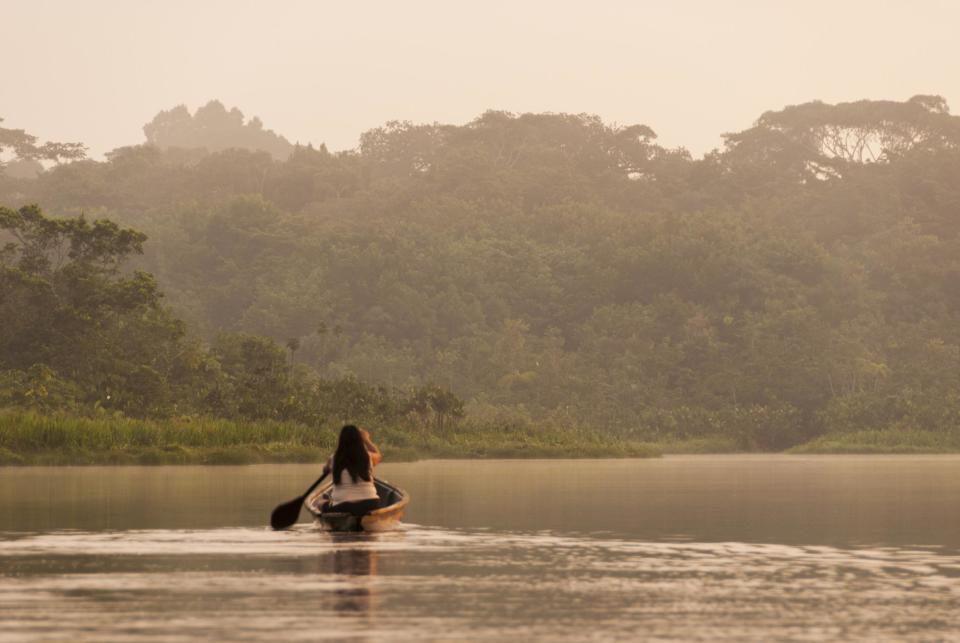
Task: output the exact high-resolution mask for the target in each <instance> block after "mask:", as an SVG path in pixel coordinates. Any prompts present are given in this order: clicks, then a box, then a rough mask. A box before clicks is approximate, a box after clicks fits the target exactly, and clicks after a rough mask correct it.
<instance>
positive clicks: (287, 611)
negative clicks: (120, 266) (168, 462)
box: [0, 456, 960, 641]
mask: <svg viewBox="0 0 960 643" xmlns="http://www.w3.org/2000/svg"><path fill="white" fill-rule="evenodd" d="M379 473H380V474H381V475H382V476H383V477H386V478H388V479H389V480H391V481H392V482H394V483H396V484H398V485H400V486H402V487H404V488H405V489H407V490H408V491H410V493H411V495H412V497H413V499H412V502H411V505H410V508H409V512H408V521H407V523H406V524H405V526H404V528H403V529H401V530H399V531H396V532H391V533H384V534H376V535H340V536H337V535H331V534H325V533H321V532H318V531H317V530H316V529H314V528H313V526H312V525H310V524H309V523H307V522H304V523H301V524H300V525H298V526H297V527H296V528H294V529H291V530H289V531H286V532H279V533H275V532H271V531H269V530H268V529H266V528H265V527H264V526H263V525H264V523H265V521H266V519H267V516H268V514H269V511H270V509H271V508H272V506H273V505H274V504H276V503H277V502H280V501H283V500H286V499H289V497H292V496H295V495H297V493H299V492H300V491H302V488H304V487H306V486H307V485H308V484H309V483H310V482H311V481H312V478H313V477H314V476H315V474H316V471H315V468H312V467H302V466H256V467H219V468H217V467H190V468H176V467H164V468H147V467H125V468H112V469H111V468H65V469H45V468H32V469H2V470H0V531H2V533H0V640H78V639H87V640H96V641H110V640H117V641H129V640H150V639H153V640H198V639H204V640H263V639H270V640H312V639H318V638H325V637H330V638H336V639H348V640H349V639H370V640H403V639H427V640H431V639H432V640H450V639H471V640H478V639H480V640H482V639H487V640H505V639H508V638H514V639H522V640H530V639H541V640H557V639H569V640H589V639H597V640H601V639H647V640H698V639H702V640H718V639H727V640H736V641H743V640H755V641H769V640H796V641H804V640H863V641H876V640H910V639H914V640H953V639H956V640H960V547H958V545H960V517H958V515H957V513H958V512H957V511H956V509H957V508H958V506H960V505H958V501H960V458H957V457H929V456H928V457H907V456H901V457H852V456H851V457H846V456H844V457H789V456H703V457H677V458H664V459H662V460H633V461H599V460H593V461H536V462H421V463H413V464H396V465H383V466H382V467H381V468H380V469H379ZM304 519H306V515H304Z"/></svg>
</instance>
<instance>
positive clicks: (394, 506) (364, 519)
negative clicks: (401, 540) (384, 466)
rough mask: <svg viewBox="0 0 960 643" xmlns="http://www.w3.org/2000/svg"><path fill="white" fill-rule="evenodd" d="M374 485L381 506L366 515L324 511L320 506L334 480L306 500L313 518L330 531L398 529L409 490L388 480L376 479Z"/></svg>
mask: <svg viewBox="0 0 960 643" xmlns="http://www.w3.org/2000/svg"><path fill="white" fill-rule="evenodd" d="M373 484H374V486H375V487H376V488H377V495H378V496H379V497H380V508H379V509H376V510H374V511H371V512H370V513H368V514H366V515H364V516H354V515H351V514H348V513H343V512H337V511H325V512H321V510H320V508H321V507H322V506H323V503H324V502H326V500H327V494H328V493H329V491H330V488H331V487H332V486H333V484H332V483H331V482H328V483H327V484H325V485H323V486H322V487H320V488H319V489H317V490H316V491H314V492H313V493H312V494H310V497H309V498H307V500H306V501H305V502H304V504H305V505H306V507H307V509H308V510H309V511H310V513H312V514H313V517H314V521H315V522H316V523H318V524H319V525H320V526H321V527H323V528H324V529H326V530H328V531H387V530H389V529H395V528H396V527H397V525H399V524H400V520H401V519H402V518H403V509H404V507H406V506H407V503H408V502H410V496H409V494H407V492H406V491H404V490H403V489H401V488H400V487H397V486H395V485H392V484H390V483H389V482H387V481H386V480H381V479H380V478H374V479H373Z"/></svg>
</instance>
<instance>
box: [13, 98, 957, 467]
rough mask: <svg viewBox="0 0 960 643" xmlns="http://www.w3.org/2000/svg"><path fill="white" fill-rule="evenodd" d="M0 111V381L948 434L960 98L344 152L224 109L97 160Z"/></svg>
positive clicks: (410, 139) (391, 130)
mask: <svg viewBox="0 0 960 643" xmlns="http://www.w3.org/2000/svg"><path fill="white" fill-rule="evenodd" d="M3 125H4V124H2V123H0V154H3V156H2V157H0V158H2V159H4V160H6V164H5V167H4V169H3V170H2V171H0V204H4V205H6V206H7V207H5V208H3V209H0V235H2V236H0V242H2V243H3V244H4V245H3V250H2V253H0V319H2V320H3V323H2V326H0V404H2V405H5V406H16V407H29V408H36V409H40V410H43V411H54V410H61V411H64V410H66V411H68V412H72V413H77V414H81V415H83V414H90V413H97V412H100V413H102V412H110V413H122V414H124V415H126V416H130V417H146V418H165V417H171V416H183V415H199V416H212V417H222V418H245V419H252V420H257V419H271V420H281V421H283V420H288V421H296V422H304V423H313V422H318V421H322V420H323V419H325V418H344V419H345V418H353V417H365V418H372V419H374V420H377V419H379V420H381V421H386V420H388V419H391V418H392V419H394V420H396V419H398V418H400V419H403V418H411V421H413V419H418V420H417V421H422V422H424V423H425V426H426V425H428V426H430V427H433V429H434V430H451V428H450V427H451V426H454V427H455V425H456V423H457V422H469V421H474V422H480V423H483V422H486V423H507V424H509V423H520V424H524V425H528V426H544V427H561V428H562V427H570V428H571V429H574V428H577V427H590V428H593V429H598V430H602V431H604V432H609V433H611V434H616V435H620V436H629V437H630V438H631V439H638V440H649V441H657V440H664V439H676V440H682V439H698V438H709V437H712V436H725V437H729V438H732V439H734V440H735V441H736V444H737V445H739V447H740V448H744V449H783V448H787V447H790V446H793V445H797V444H801V443H804V442H808V441H809V440H811V439H813V438H816V437H817V436H820V435H824V434H834V433H843V432H853V431H858V430H863V429H885V430H889V431H901V432H905V433H909V432H916V431H923V432H932V433H937V432H950V431H954V430H955V429H956V428H957V427H960V323H958V322H960V117H957V116H952V115H951V114H950V113H949V109H948V106H947V105H946V103H945V101H944V100H943V99H941V98H940V97H937V96H916V97H914V98H911V99H910V100H908V101H905V102H894V101H871V100H863V101H858V102H851V103H842V104H836V105H829V104H825V103H822V102H810V103H806V104H802V105H796V106H790V107H787V108H785V109H782V110H779V111H770V112H766V113H764V114H762V115H761V116H760V117H759V118H758V119H757V121H756V122H755V124H754V125H753V126H752V127H750V128H749V129H747V130H744V131H741V132H735V133H729V134H725V135H724V144H723V146H722V148H720V149H717V150H715V151H713V152H711V153H709V154H706V155H705V156H704V157H703V158H694V157H693V156H692V155H691V154H689V153H688V152H687V151H685V150H683V149H669V148H665V147H662V146H661V145H659V144H658V143H657V138H656V134H655V133H654V130H653V129H651V127H648V126H647V125H642V124H638V125H630V126H619V125H611V124H607V123H605V122H603V121H602V120H601V119H600V118H598V117H595V116H590V115H570V114H550V113H547V114H520V115H517V114H511V113H505V112H493V111H491V112H487V113H484V114H482V115H481V116H479V117H478V118H476V119H475V120H473V121H471V122H469V123H467V124H465V125H462V126H457V125H444V124H436V123H434V124H420V125H417V124H412V123H408V122H390V123H387V124H386V125H384V126H383V127H379V128H377V129H374V130H371V131H368V132H366V133H364V134H363V135H362V136H361V138H360V143H359V146H358V147H357V148H356V149H354V150H350V151H345V152H337V153H332V152H330V151H328V150H327V149H326V148H325V147H323V146H321V147H319V148H314V147H312V146H302V145H293V144H290V143H289V142H288V141H287V139H285V138H283V137H282V136H279V135H277V134H275V133H274V132H272V131H270V130H266V129H264V127H263V124H262V123H260V121H259V120H257V119H251V120H250V121H245V119H244V116H243V114H242V113H240V112H239V110H236V109H233V110H227V109H226V108H225V107H224V106H223V105H221V104H220V103H217V102H212V103H210V104H209V105H207V106H205V107H203V108H201V109H199V110H197V111H196V112H195V113H194V114H191V113H190V112H189V111H188V110H186V108H182V107H180V108H175V109H173V110H170V111H166V112H161V113H160V114H158V116H157V117H156V118H155V119H154V120H153V121H152V122H151V123H149V124H147V125H146V126H145V128H144V131H145V134H146V139H147V140H146V142H144V143H141V144H136V145H131V146H129V147H122V148H119V149H116V150H113V151H112V152H110V153H108V154H107V155H106V158H105V160H103V161H96V160H90V159H86V158H84V148H83V146H82V145H80V144H76V143H72V144H66V143H40V142H39V141H38V139H36V138H35V137H33V136H31V135H29V134H27V133H25V132H23V131H20V130H14V129H4V127H3Z"/></svg>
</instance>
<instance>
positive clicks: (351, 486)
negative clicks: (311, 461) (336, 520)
mask: <svg viewBox="0 0 960 643" xmlns="http://www.w3.org/2000/svg"><path fill="white" fill-rule="evenodd" d="M382 459H383V457H382V456H381V455H380V449H378V448H377V447H376V445H375V444H374V443H373V442H372V441H371V440H370V434H369V433H367V432H366V431H365V430H364V429H358V428H357V427H355V426H353V425H352V424H348V425H347V426H345V427H343V428H342V429H340V440H339V441H338V443H337V450H336V451H335V452H334V454H333V455H332V456H331V457H330V459H329V460H327V464H326V465H325V466H324V467H323V471H324V473H327V472H332V473H333V489H332V490H331V491H330V499H329V500H328V501H327V503H326V504H324V505H323V511H338V512H343V513H349V514H353V515H354V516H362V515H363V514H367V513H370V512H371V511H373V510H374V509H377V508H379V507H380V499H379V497H378V496H377V488H376V487H375V486H374V485H373V467H375V466H376V465H377V464H379V463H380V460H382Z"/></svg>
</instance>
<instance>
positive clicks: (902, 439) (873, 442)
mask: <svg viewBox="0 0 960 643" xmlns="http://www.w3.org/2000/svg"><path fill="white" fill-rule="evenodd" d="M788 453H822V454H828V453H835V454H843V453H864V454H869V453H876V454H882V453H889V454H896V453H960V431H951V432H943V431H924V430H922V429H903V428H893V429H867V430H863V431H852V432H850V433H834V434H827V435H822V436H820V437H818V438H815V439H813V440H811V441H810V442H807V443H805V444H801V445H798V446H795V447H793V448H792V449H790V450H789V451H788Z"/></svg>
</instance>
